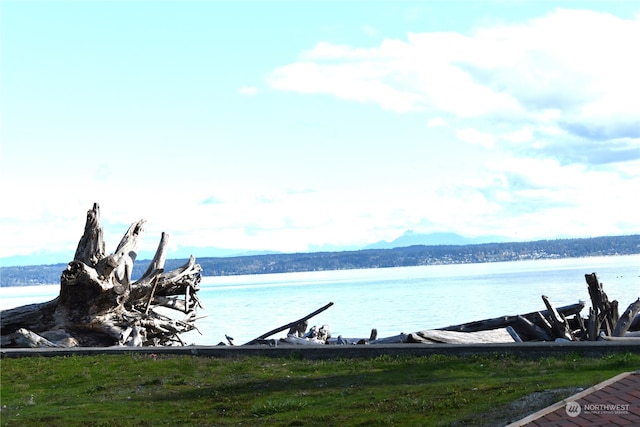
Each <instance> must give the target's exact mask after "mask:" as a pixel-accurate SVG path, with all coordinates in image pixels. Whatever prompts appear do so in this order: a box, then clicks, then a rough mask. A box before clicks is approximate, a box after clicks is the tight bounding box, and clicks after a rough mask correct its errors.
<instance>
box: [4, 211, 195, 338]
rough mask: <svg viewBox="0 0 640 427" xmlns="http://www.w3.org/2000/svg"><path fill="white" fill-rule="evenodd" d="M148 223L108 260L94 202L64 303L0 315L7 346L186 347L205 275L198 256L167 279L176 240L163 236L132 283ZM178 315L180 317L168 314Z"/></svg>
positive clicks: (65, 278)
mask: <svg viewBox="0 0 640 427" xmlns="http://www.w3.org/2000/svg"><path fill="white" fill-rule="evenodd" d="M144 223H145V221H144V220H140V221H138V222H135V223H133V224H132V225H131V227H129V230H128V231H127V232H126V233H125V235H124V237H123V238H122V240H121V241H120V244H119V245H118V246H117V248H116V250H115V252H114V253H113V254H111V255H106V252H105V244H104V241H103V238H102V227H101V226H100V209H99V206H98V204H97V203H96V204H94V206H93V209H91V210H89V211H88V212H87V222H86V226H85V230H84V234H83V236H82V238H81V239H80V242H79V243H78V248H77V250H76V253H75V256H74V259H73V261H71V262H70V263H69V264H68V266H67V268H66V269H65V270H64V271H63V272H62V276H61V278H60V294H59V295H58V297H57V298H55V299H54V300H52V301H49V302H45V303H41V304H31V305H26V306H22V307H17V308H13V309H10V310H4V311H2V312H0V333H1V335H2V347H75V346H85V347H86V346H96V347H106V346H113V345H128V346H160V345H175V344H178V345H184V342H183V341H182V339H181V338H180V336H179V335H180V334H182V333H184V332H188V331H191V330H194V329H196V327H195V321H196V319H197V309H198V308H202V307H201V304H200V300H199V299H198V295H197V293H198V289H199V283H200V278H201V274H200V272H201V270H202V269H201V268H200V265H198V264H196V263H195V258H193V257H191V259H189V261H188V262H187V263H186V264H184V265H183V266H182V267H180V268H178V269H176V270H174V271H171V272H166V273H165V272H164V263H165V258H166V256H165V255H166V248H167V243H168V238H169V236H168V235H167V234H166V233H162V237H161V239H160V243H159V245H158V249H157V250H156V254H155V256H154V258H153V260H152V261H151V264H150V265H149V267H148V268H147V270H146V272H145V273H144V274H143V275H142V277H140V278H139V279H138V280H136V281H132V279H131V273H132V270H133V263H134V261H135V258H136V254H137V247H138V240H139V236H140V235H141V233H142V231H143V225H144ZM174 312H178V313H180V318H178V319H174V318H173V317H171V316H169V313H174Z"/></svg>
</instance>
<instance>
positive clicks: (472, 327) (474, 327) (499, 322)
mask: <svg viewBox="0 0 640 427" xmlns="http://www.w3.org/2000/svg"><path fill="white" fill-rule="evenodd" d="M584 305H585V304H584V302H582V301H580V302H579V303H577V304H571V305H567V306H563V307H558V308H557V311H558V313H560V314H562V315H563V316H571V315H574V314H577V313H580V311H582V309H583V308H584ZM540 313H541V314H543V315H545V316H546V315H547V313H548V310H546V311H542V312H540ZM538 316H539V312H537V311H534V312H532V313H527V314H522V315H515V316H500V317H495V318H492V319H485V320H477V321H475V322H468V323H462V324H459V325H451V326H446V327H444V328H438V329H437V330H439V331H456V332H478V331H488V330H491V329H501V328H506V327H507V326H513V324H514V323H516V322H518V317H524V318H525V319H528V320H530V321H532V322H534V323H536V322H537V319H538ZM538 326H539V325H538Z"/></svg>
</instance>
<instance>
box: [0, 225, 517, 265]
mask: <svg viewBox="0 0 640 427" xmlns="http://www.w3.org/2000/svg"><path fill="white" fill-rule="evenodd" d="M508 241H511V239H509V238H507V237H500V236H485V237H476V238H469V237H463V236H460V235H459V234H455V233H429V234H421V233H415V232H413V231H411V230H409V231H406V232H405V233H404V234H403V235H402V236H400V237H398V238H397V239H395V240H393V241H391V242H387V241H384V240H381V241H379V242H377V243H373V244H371V245H367V246H364V247H363V246H356V245H348V246H346V245H330V244H325V245H311V246H310V247H309V250H308V251H305V252H306V253H314V252H342V251H357V250H361V249H391V248H400V247H406V246H413V245H471V244H478V243H495V242H508ZM154 251H155V249H154ZM154 251H145V250H142V251H140V252H139V253H138V259H152V258H153V256H154V255H155V252H154ZM74 253H75V251H66V252H45V251H41V252H38V253H36V254H32V255H17V256H11V257H4V258H1V257H0V267H13V266H27V265H51V264H59V263H65V264H66V263H67V262H69V261H71V260H72V259H73V255H74ZM278 253H282V252H278V251H269V250H250V249H225V248H218V247H215V246H205V247H198V246H178V248H177V249H174V250H171V251H170V252H169V253H168V254H167V256H168V257H170V258H173V259H176V258H177V259H182V258H189V257H190V256H191V255H194V256H195V257H196V258H204V257H214V258H226V257H237V256H252V255H273V254H278Z"/></svg>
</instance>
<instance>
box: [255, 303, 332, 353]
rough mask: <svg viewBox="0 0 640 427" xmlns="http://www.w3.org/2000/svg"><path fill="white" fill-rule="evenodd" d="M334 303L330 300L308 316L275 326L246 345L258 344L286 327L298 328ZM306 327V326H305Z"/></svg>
mask: <svg viewBox="0 0 640 427" xmlns="http://www.w3.org/2000/svg"><path fill="white" fill-rule="evenodd" d="M332 305H333V303H332V302H330V303H329V304H327V305H325V306H324V307H320V308H319V309H317V310H316V311H314V312H313V313H310V314H307V315H306V316H304V317H303V318H301V319H298V320H296V321H293V322H291V323H287V324H286V325H283V326H280V327H278V328H275V329H273V330H271V331H269V332H267V333H264V334H262V335H260V336H259V337H258V338H254V339H252V340H251V341H249V342H247V343H246V344H245V345H252V344H257V343H259V342H261V341H262V340H264V339H265V338H268V337H270V336H271V335H273V334H277V333H278V332H282V331H284V330H285V329H291V328H298V327H300V326H299V325H300V324H302V323H304V322H306V321H307V320H309V319H311V318H312V317H313V316H315V315H317V314H320V313H322V312H323V311H325V310H327V309H328V308H329V307H331V306H332ZM305 329H306V326H305Z"/></svg>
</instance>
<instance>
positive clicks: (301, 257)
mask: <svg viewBox="0 0 640 427" xmlns="http://www.w3.org/2000/svg"><path fill="white" fill-rule="evenodd" d="M638 253H640V235H629V236H605V237H593V238H582V239H556V240H538V241H533V242H508V243H483V244H474V245H430V246H427V245H416V246H408V247H399V248H393V249H363V250H357V251H342V252H313V253H290V254H268V255H247V256H235V257H199V256H198V254H197V253H195V254H193V255H194V256H196V258H197V262H198V263H199V264H200V266H201V267H202V269H203V271H202V274H203V276H232V275H243V274H268V273H291V272H298V271H324V270H348V269H360V268H388V267H406V266H419V265H439V264H468V263H483V262H504V261H522V260H536V259H555V258H575V257H589V256H615V255H632V254H638ZM69 261H71V260H69ZM185 261H186V260H185V259H168V260H167V261H166V265H165V268H166V269H169V270H171V269H174V268H176V267H178V266H180V265H182V264H184V263H185ZM147 264H148V260H139V261H136V263H135V265H134V271H133V277H134V278H135V277H139V276H140V275H142V274H143V273H144V269H145V268H146V266H147ZM66 266H67V264H66V263H60V264H53V265H33V266H17V267H1V268H0V286H2V287H5V286H30V285H41V284H57V283H59V281H60V275H61V273H62V271H63V270H64V269H65V268H66Z"/></svg>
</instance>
